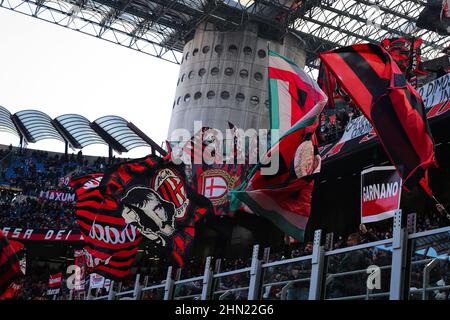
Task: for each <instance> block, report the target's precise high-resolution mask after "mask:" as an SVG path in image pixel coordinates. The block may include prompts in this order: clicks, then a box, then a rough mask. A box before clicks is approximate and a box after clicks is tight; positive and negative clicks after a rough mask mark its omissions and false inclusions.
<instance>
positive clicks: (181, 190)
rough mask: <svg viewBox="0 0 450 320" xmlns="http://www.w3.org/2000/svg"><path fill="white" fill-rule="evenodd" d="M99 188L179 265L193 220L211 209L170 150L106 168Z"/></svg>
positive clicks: (180, 264) (126, 216) (185, 248)
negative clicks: (161, 155) (173, 159)
mask: <svg viewBox="0 0 450 320" xmlns="http://www.w3.org/2000/svg"><path fill="white" fill-rule="evenodd" d="M101 189H102V193H103V195H104V196H105V197H106V198H107V199H108V200H111V201H116V202H120V203H121V204H122V205H123V211H122V217H123V218H124V219H125V221H126V222H127V223H128V224H130V225H132V226H135V227H136V228H137V229H138V230H139V231H140V233H141V234H142V235H143V236H144V237H146V238H147V239H149V240H151V241H152V242H154V243H155V244H157V245H158V246H159V247H160V248H163V249H165V250H167V251H169V252H170V254H169V256H170V257H172V258H173V261H174V262H176V263H177V264H178V265H179V266H183V264H184V257H185V256H186V254H187V252H188V248H189V246H190V245H191V243H192V240H193V238H194V230H195V229H194V225H195V222H197V221H198V220H200V219H201V218H202V217H203V216H205V215H206V214H207V213H208V212H212V208H211V203H210V202H209V200H207V199H206V198H205V197H203V196H201V195H199V194H197V193H196V192H195V191H193V190H192V189H191V188H190V187H189V185H188V184H187V183H186V176H185V172H184V166H183V165H175V164H174V163H173V162H172V161H171V154H170V153H169V154H168V155H167V156H165V157H164V158H160V157H157V156H151V155H150V156H147V157H145V158H141V159H137V160H132V161H129V162H125V163H122V164H120V165H117V166H115V167H113V168H111V169H109V170H108V171H107V172H105V176H104V177H103V180H102V182H101Z"/></svg>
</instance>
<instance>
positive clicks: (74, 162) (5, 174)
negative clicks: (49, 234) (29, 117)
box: [0, 147, 117, 230]
mask: <svg viewBox="0 0 450 320" xmlns="http://www.w3.org/2000/svg"><path fill="white" fill-rule="evenodd" d="M116 160H117V159H116V158H113V162H115V161H116ZM107 165H108V161H107V160H106V159H105V158H104V157H98V158H96V159H95V160H91V161H89V160H87V159H86V158H85V157H83V155H82V153H81V152H78V154H76V155H75V154H73V153H72V154H70V155H60V154H53V155H50V154H49V153H48V152H46V151H40V150H24V149H13V148H12V147H10V148H9V150H3V149H1V150H0V186H1V190H0V226H8V227H20V228H32V229H72V230H76V229H77V225H76V223H75V219H74V203H73V202H71V201H67V202H62V201H55V200H51V199H46V197H45V192H47V191H58V192H64V193H68V194H70V193H72V190H71V189H70V188H69V186H68V183H69V181H70V177H72V176H81V175H84V174H88V173H91V172H99V171H102V170H104V169H105V168H106V166H107Z"/></svg>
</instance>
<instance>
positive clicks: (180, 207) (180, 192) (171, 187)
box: [153, 168, 189, 220]
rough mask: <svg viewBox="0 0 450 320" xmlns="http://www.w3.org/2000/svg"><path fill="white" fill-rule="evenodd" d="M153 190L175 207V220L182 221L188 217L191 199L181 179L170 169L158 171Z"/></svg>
mask: <svg viewBox="0 0 450 320" xmlns="http://www.w3.org/2000/svg"><path fill="white" fill-rule="evenodd" d="M153 188H154V189H155V190H156V191H158V193H159V194H160V195H161V196H162V197H163V198H164V199H165V200H166V201H169V202H172V203H173V205H174V207H175V212H174V214H175V218H177V219H178V220H181V219H183V218H184V216H185V215H186V211H187V208H188V206H189V199H188V197H187V194H186V189H185V188H184V182H183V180H182V179H181V177H180V176H179V175H178V174H177V173H175V172H174V171H173V170H171V169H169V168H164V169H161V170H158V172H157V173H156V175H155V178H154V179H153Z"/></svg>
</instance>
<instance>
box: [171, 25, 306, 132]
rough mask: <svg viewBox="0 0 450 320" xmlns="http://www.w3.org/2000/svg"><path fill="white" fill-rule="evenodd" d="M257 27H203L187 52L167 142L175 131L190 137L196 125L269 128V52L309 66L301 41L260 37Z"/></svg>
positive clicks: (181, 67)
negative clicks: (184, 131) (226, 29)
mask: <svg viewBox="0 0 450 320" xmlns="http://www.w3.org/2000/svg"><path fill="white" fill-rule="evenodd" d="M256 28H257V27H256V26H254V25H253V26H252V25H251V26H249V27H247V29H246V30H244V31H235V32H230V31H227V32H221V31H216V30H215V29H214V26H212V25H210V24H203V25H201V26H200V27H199V28H198V29H197V31H196V33H195V36H194V38H193V39H192V40H191V41H189V42H187V43H186V45H185V47H184V52H183V60H182V63H181V66H180V75H179V78H178V83H177V90H176V94H175V97H174V101H173V105H172V107H173V109H172V118H171V122H170V127H169V132H168V139H169V140H173V139H171V133H172V132H173V130H175V129H179V128H186V129H188V130H189V131H190V132H191V134H192V133H193V130H194V121H196V120H201V121H202V122H203V126H209V127H213V128H217V129H220V130H225V129H227V128H228V121H229V122H231V123H233V124H234V125H236V126H237V127H239V128H243V129H245V130H246V129H250V128H253V129H260V128H268V126H269V110H268V91H267V83H268V80H267V64H268V56H267V47H268V45H269V47H270V49H271V50H274V51H276V52H278V53H280V54H283V55H286V56H288V57H289V58H291V59H293V60H294V61H295V62H296V63H298V64H299V65H300V66H304V63H305V54H304V51H303V50H302V49H301V44H302V42H301V41H300V40H298V39H296V38H294V37H291V36H287V37H286V38H285V40H284V44H281V43H274V42H270V43H269V41H268V40H266V39H262V38H259V37H258V35H257V29H256Z"/></svg>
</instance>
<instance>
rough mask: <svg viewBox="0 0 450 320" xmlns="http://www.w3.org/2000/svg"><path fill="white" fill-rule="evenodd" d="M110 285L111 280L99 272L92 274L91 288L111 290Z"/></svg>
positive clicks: (90, 279)
mask: <svg viewBox="0 0 450 320" xmlns="http://www.w3.org/2000/svg"><path fill="white" fill-rule="evenodd" d="M110 285H111V280H109V279H105V277H103V276H101V275H99V274H97V273H91V274H90V277H89V286H90V287H91V289H101V288H105V289H106V290H107V291H109V287H110Z"/></svg>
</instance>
